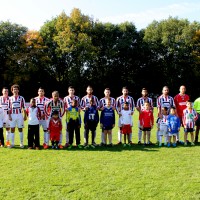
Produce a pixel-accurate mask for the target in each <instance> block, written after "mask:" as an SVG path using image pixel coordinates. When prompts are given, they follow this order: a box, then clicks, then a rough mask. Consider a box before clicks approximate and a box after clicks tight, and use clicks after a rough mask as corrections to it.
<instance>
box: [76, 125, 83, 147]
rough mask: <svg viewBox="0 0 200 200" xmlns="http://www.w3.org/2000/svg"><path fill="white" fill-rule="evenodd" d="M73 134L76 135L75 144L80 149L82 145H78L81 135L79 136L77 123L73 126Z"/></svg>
mask: <svg viewBox="0 0 200 200" xmlns="http://www.w3.org/2000/svg"><path fill="white" fill-rule="evenodd" d="M75 135H76V145H77V147H78V148H79V149H82V146H81V145H80V144H81V139H80V138H81V137H80V128H79V125H76V127H75Z"/></svg>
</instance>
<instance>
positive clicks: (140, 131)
mask: <svg viewBox="0 0 200 200" xmlns="http://www.w3.org/2000/svg"><path fill="white" fill-rule="evenodd" d="M138 141H140V142H141V141H142V130H140V129H139V130H138Z"/></svg>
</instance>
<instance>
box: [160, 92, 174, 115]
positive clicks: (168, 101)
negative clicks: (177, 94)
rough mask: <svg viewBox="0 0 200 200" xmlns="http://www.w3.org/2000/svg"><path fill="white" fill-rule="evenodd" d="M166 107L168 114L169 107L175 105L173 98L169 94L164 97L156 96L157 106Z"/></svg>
mask: <svg viewBox="0 0 200 200" xmlns="http://www.w3.org/2000/svg"><path fill="white" fill-rule="evenodd" d="M164 107H167V108H168V114H169V111H170V108H171V107H175V103H174V99H173V98H172V97H171V96H166V97H164V96H163V95H161V96H159V97H158V98H157V108H164Z"/></svg>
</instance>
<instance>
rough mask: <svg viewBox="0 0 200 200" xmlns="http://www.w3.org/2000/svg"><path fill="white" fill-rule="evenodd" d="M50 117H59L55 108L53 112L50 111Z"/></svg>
mask: <svg viewBox="0 0 200 200" xmlns="http://www.w3.org/2000/svg"><path fill="white" fill-rule="evenodd" d="M52 117H53V118H54V119H57V118H58V117H59V112H58V111H57V110H54V111H53V113H52Z"/></svg>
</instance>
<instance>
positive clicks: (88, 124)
mask: <svg viewBox="0 0 200 200" xmlns="http://www.w3.org/2000/svg"><path fill="white" fill-rule="evenodd" d="M98 123H99V114H98V109H97V106H96V105H95V104H94V99H93V98H91V99H90V105H89V107H88V108H87V109H86V110H85V113H84V124H85V127H84V128H85V144H84V147H85V148H87V147H88V138H89V131H91V133H92V144H91V147H92V148H95V146H96V143H95V135H96V127H97V124H98Z"/></svg>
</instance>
